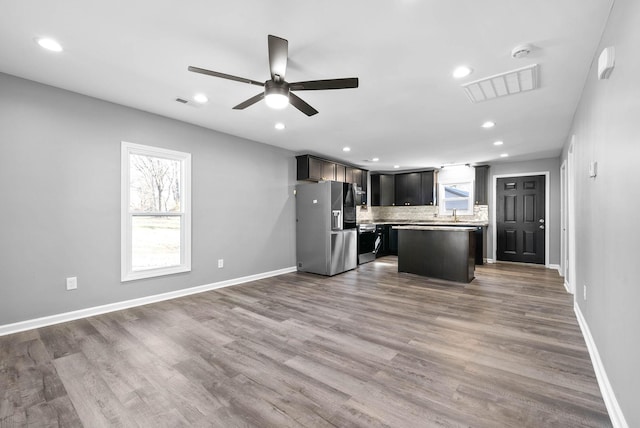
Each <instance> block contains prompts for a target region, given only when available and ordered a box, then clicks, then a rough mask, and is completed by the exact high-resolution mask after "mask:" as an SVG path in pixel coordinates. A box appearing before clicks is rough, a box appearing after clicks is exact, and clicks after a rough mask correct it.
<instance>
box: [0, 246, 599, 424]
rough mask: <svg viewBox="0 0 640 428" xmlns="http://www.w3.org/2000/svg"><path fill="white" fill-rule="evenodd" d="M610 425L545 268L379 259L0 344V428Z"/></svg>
mask: <svg viewBox="0 0 640 428" xmlns="http://www.w3.org/2000/svg"><path fill="white" fill-rule="evenodd" d="M30 425H31V426H42V427H57V426H64V427H81V426H84V427H99V426H154V427H155V426H157V427H180V426H185V427H186V426H207V427H225V428H226V427H408V426H411V427H432V426H433V427H460V426H465V427H467V426H472V427H491V428H493V427H540V426H545V427H563V428H564V427H599V428H600V427H609V426H611V422H610V420H609V418H608V415H607V411H606V407H605V405H604V402H603V400H602V397H601V395H600V390H599V388H598V384H597V380H596V377H595V373H594V371H593V367H592V363H591V360H590V357H589V353H588V351H587V349H586V346H585V342H584V338H583V337H582V333H581V330H580V327H579V325H578V323H577V321H576V318H575V314H574V312H573V301H572V296H570V295H568V294H567V293H566V291H565V289H564V287H563V284H562V279H561V278H560V277H559V276H558V274H557V272H556V271H553V270H548V269H544V268H542V267H539V266H527V265H517V264H494V265H484V266H479V267H478V268H477V269H476V278H475V279H474V280H473V281H472V282H471V283H470V284H459V283H452V282H448V281H443V280H434V279H430V278H425V277H420V276H415V275H411V274H407V273H398V271H397V258H395V257H392V256H391V257H384V258H381V259H378V260H376V261H375V262H372V263H368V264H365V265H361V266H359V267H358V269H356V270H353V271H349V272H346V273H344V274H341V275H337V276H335V277H331V278H329V277H323V276H319V275H313V274H308V273H299V272H294V273H289V274H285V275H281V276H277V277H273V278H266V279H261V280H258V281H254V282H251V283H246V284H242V285H237V286H234V287H228V288H224V289H219V290H213V291H210V292H206V293H201V294H195V295H191V296H186V297H183V298H179V299H173V300H169V301H164V302H159V303H157V304H151V305H145V306H141V307H137V308H131V309H127V310H123V311H119V312H113V313H109V314H104V315H100V316H95V317H90V318H87V319H82V320H77V321H73V322H69V323H64V324H59V325H54V326H50V327H45V328H41V329H36V330H32V331H29V332H22V333H18V334H14V335H9V336H4V337H0V427H2V428H4V427H14V426H20V427H22V426H30Z"/></svg>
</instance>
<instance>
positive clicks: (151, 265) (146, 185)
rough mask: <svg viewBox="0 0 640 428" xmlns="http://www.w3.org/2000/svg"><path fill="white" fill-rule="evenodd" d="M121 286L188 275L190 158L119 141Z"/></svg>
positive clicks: (189, 262) (179, 153) (189, 253)
mask: <svg viewBox="0 0 640 428" xmlns="http://www.w3.org/2000/svg"><path fill="white" fill-rule="evenodd" d="M121 193H122V194H121V196H122V206H121V210H122V222H121V223H122V224H121V228H122V232H121V233H122V235H121V245H122V277H121V279H122V281H131V280H134V279H141V278H150V277H154V276H160V275H168V274H172V273H178V272H188V271H190V270H191V202H190V201H191V155H190V154H189V153H182V152H176V151H173V150H166V149H160V148H157V147H150V146H143V145H140V144H132V143H127V142H124V141H123V142H122V190H121Z"/></svg>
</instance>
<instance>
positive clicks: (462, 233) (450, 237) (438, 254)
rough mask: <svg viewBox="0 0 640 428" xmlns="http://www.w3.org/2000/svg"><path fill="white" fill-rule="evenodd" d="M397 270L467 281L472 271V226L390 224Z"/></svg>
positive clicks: (471, 278)
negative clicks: (395, 244)
mask: <svg viewBox="0 0 640 428" xmlns="http://www.w3.org/2000/svg"><path fill="white" fill-rule="evenodd" d="M394 228H395V229H397V230H398V272H407V273H413V274H416V275H422V276H427V277H431V278H438V279H445V280H448V281H457V282H464V283H468V282H471V281H472V280H473V278H474V273H475V247H476V242H475V228H473V227H440V226H394Z"/></svg>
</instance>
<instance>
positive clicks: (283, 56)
mask: <svg viewBox="0 0 640 428" xmlns="http://www.w3.org/2000/svg"><path fill="white" fill-rule="evenodd" d="M268 42H269V70H270V71H271V79H269V80H267V81H266V82H264V83H263V82H258V81H255V80H251V79H245V78H244V77H238V76H232V75H230V74H225V73H219V72H217V71H211V70H207V69H204V68H198V67H191V66H189V68H188V70H189V71H193V72H194V73H201V74H206V75H209V76H214V77H221V78H223V79H229V80H235V81H236V82H242V83H249V84H251V85H256V86H262V87H264V92H261V93H259V94H258V95H256V96H253V97H251V98H249V99H248V100H246V101H243V102H241V103H240V104H238V105H237V106H235V107H234V109H235V110H243V109H245V108H247V107H249V106H251V105H253V104H255V103H257V102H258V101H260V100H262V99H263V98H264V99H265V102H266V103H267V105H268V106H269V107H271V108H275V109H281V108H285V107H286V106H287V105H288V104H291V105H292V106H294V107H295V108H297V109H298V110H300V111H301V112H303V113H304V114H306V115H307V116H313V115H314V114H316V113H318V110H316V109H314V108H313V107H311V106H310V105H309V104H307V103H306V102H305V101H303V100H302V99H301V98H300V97H298V96H297V95H295V94H293V93H292V91H317V90H323V89H348V88H357V87H358V78H357V77H348V78H344V79H326V80H309V81H306V82H292V83H289V82H287V81H285V80H284V79H285V75H286V73H287V58H288V56H289V42H288V41H287V40H285V39H282V38H280V37H276V36H272V35H269V36H268Z"/></svg>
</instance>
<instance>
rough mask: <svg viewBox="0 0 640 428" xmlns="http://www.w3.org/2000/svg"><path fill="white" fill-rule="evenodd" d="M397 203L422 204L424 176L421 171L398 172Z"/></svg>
mask: <svg viewBox="0 0 640 428" xmlns="http://www.w3.org/2000/svg"><path fill="white" fill-rule="evenodd" d="M395 199H396V205H422V177H421V176H420V173H419V172H409V173H404V174H396V198H395Z"/></svg>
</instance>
